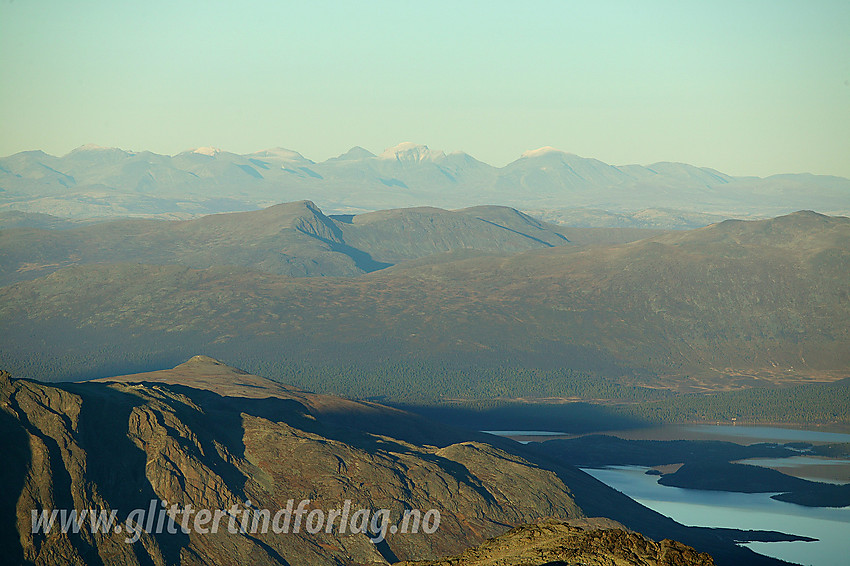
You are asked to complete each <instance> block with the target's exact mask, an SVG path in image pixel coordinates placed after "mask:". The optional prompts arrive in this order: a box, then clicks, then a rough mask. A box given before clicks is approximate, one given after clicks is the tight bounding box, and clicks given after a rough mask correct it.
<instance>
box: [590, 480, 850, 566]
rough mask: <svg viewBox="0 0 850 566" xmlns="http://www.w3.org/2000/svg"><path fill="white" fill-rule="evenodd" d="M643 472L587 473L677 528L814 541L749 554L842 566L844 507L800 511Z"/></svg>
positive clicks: (847, 542) (847, 534) (849, 552)
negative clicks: (751, 531) (776, 533)
mask: <svg viewBox="0 0 850 566" xmlns="http://www.w3.org/2000/svg"><path fill="white" fill-rule="evenodd" d="M647 469H648V468H643V467H639V466H617V467H611V468H606V469H585V470H584V471H586V472H587V473H589V474H590V475H592V476H593V477H595V478H596V479H598V480H600V481H601V482H604V483H606V484H607V485H609V486H611V487H613V488H614V489H616V490H618V491H621V492H623V493H625V494H626V495H628V496H629V497H631V498H632V499H634V500H635V501H637V502H639V503H641V504H642V505H645V506H647V507H649V508H650V509H653V510H655V511H657V512H659V513H661V514H662V515H666V516H668V517H670V518H672V519H673V520H675V521H678V522H679V523H682V524H683V525H689V526H699V527H728V528H734V529H745V530H747V529H757V530H769V531H780V532H784V533H790V534H796V535H803V536H809V537H812V538H817V539H819V540H818V541H817V542H753V543H747V544H746V546H748V547H750V548H751V549H752V550H754V551H755V552H758V553H760V554H766V555H768V556H773V557H775V558H781V559H782V560H787V561H788V562H794V563H798V564H811V565H813V566H846V564H847V562H848V558H847V557H848V556H850V507H843V508H840V509H832V508H818V507H803V506H800V505H795V504H793V503H785V502H782V501H775V500H773V499H770V495H771V494H767V493H753V494H748V493H729V492H722V491H701V490H694V489H681V488H677V487H667V486H663V485H660V484H658V483H657V481H658V476H648V475H646V474H645V472H646V470H647Z"/></svg>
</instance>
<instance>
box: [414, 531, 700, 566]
mask: <svg viewBox="0 0 850 566" xmlns="http://www.w3.org/2000/svg"><path fill="white" fill-rule="evenodd" d="M603 525H604V523H603ZM598 526H600V525H599V524H594V523H593V522H585V523H584V525H582V526H578V525H576V524H570V523H569V522H563V521H557V520H549V521H544V522H541V523H539V524H534V525H523V526H520V527H517V528H515V529H512V530H510V531H508V532H507V533H505V534H503V535H501V536H498V537H495V538H493V539H490V540H488V541H486V542H485V543H483V544H481V545H479V546H477V547H475V548H470V549H468V550H466V551H464V552H463V553H462V554H460V555H458V556H453V557H450V558H445V559H443V560H437V561H432V562H405V563H402V564H399V565H398V566H495V565H498V566H544V565H549V566H551V565H558V564H565V565H566V564H585V565H587V566H597V565H598V566H603V565H604V566H638V565H639V566H713V564H714V561H713V560H712V559H711V556H709V555H708V554H706V553H699V552H697V551H695V550H694V549H693V548H691V547H689V546H686V545H684V544H682V543H680V542H676V541H674V540H668V539H665V540H662V541H661V542H654V541H651V540H649V539H647V538H646V537H644V536H642V535H640V534H637V533H632V532H627V531H624V530H622V529H616V528H615V529H610V528H608V529H600V528H594V527H598Z"/></svg>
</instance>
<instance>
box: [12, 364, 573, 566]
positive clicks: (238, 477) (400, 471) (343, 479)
mask: <svg viewBox="0 0 850 566" xmlns="http://www.w3.org/2000/svg"><path fill="white" fill-rule="evenodd" d="M142 380H144V381H142ZM169 382H172V383H169ZM176 382H183V383H187V382H188V383H189V384H193V385H196V386H198V387H189V386H186V385H177V384H175V383H176ZM0 404H2V412H0V435H2V438H3V445H4V451H5V452H6V453H7V455H8V456H10V458H9V460H8V461H9V462H11V464H9V465H7V466H4V467H3V469H2V472H0V474H2V478H0V479H2V481H3V485H4V495H3V496H2V497H3V499H2V500H0V520H2V521H3V524H2V525H0V527H2V528H1V529H0V531H2V535H0V536H2V539H3V540H2V543H3V547H4V548H6V549H9V550H10V552H11V557H12V562H24V563H34V564H57V563H66V564H99V563H103V564H114V563H122V564H174V563H181V564H194V563H197V564H202V563H205V564H209V563H216V564H230V563H232V564H236V563H239V564H369V563H378V564H380V563H387V562H388V561H389V562H394V561H396V560H410V559H435V558H437V557H439V556H445V555H447V554H451V553H456V552H459V551H461V550H462V549H464V548H467V547H469V546H471V545H474V544H478V543H481V542H482V541H484V540H485V539H486V538H488V537H492V536H495V535H497V534H499V533H502V532H504V531H505V530H506V529H508V528H509V527H510V526H513V525H516V524H520V523H523V522H528V521H532V520H535V519H537V518H539V517H541V516H549V515H555V516H559V517H565V518H566V517H581V516H582V511H581V510H580V509H579V508H578V506H577V505H576V504H575V503H574V501H573V498H572V496H571V493H570V490H569V489H568V487H567V486H566V485H564V483H563V482H562V481H561V480H560V479H559V478H558V476H557V475H556V474H554V473H553V472H551V471H547V470H544V469H541V468H539V467H537V466H535V465H533V464H531V463H529V462H527V461H525V460H523V459H522V458H521V457H519V456H516V455H513V454H510V453H508V452H505V451H503V450H500V449H498V448H495V447H493V446H490V445H488V444H485V443H482V442H476V441H472V442H469V441H467V442H453V441H452V440H453V439H452V438H451V433H450V432H446V431H444V430H438V429H436V428H434V425H429V424H427V422H426V421H422V420H419V419H417V418H415V417H412V416H410V415H407V414H405V413H401V412H399V411H394V410H392V409H386V408H383V407H380V406H376V405H370V404H361V403H354V402H351V401H345V400H342V399H335V398H333V397H326V396H320V395H312V394H309V393H304V392H301V391H298V390H294V389H291V388H285V387H282V386H278V385H276V384H274V383H272V382H269V381H265V380H262V379H260V378H256V377H254V376H248V375H245V374H244V372H238V371H235V370H233V369H232V368H227V366H222V365H221V364H217V363H216V362H214V360H210V359H204V358H197V359H193V360H192V361H191V362H190V363H189V364H184V365H183V366H178V368H176V369H175V370H172V373H168V372H160V373H156V374H144V375H140V376H129V377H128V378H121V379H118V380H116V381H105V382H104V381H100V382H88V383H75V384H65V385H62V386H47V385H43V384H40V383H36V382H31V381H25V380H15V379H10V378H9V376H8V374H4V375H3V378H2V382H0ZM351 422H357V423H360V426H359V428H357V427H352V426H351V424H350V423H351ZM425 438H431V439H432V440H431V443H427V442H423V440H424V439H425ZM414 441H415V442H414ZM290 499H292V500H294V502H295V504H296V505H297V504H298V503H299V502H300V501H301V500H302V499H309V500H310V503H309V504H308V505H307V507H306V510H307V511H311V510H314V509H319V510H325V512H327V510H332V509H337V508H340V507H342V506H343V504H344V502H345V500H350V502H351V503H350V506H351V509H352V512H353V511H354V510H357V509H360V508H364V509H370V510H375V511H377V510H379V509H388V510H390V521H389V522H390V523H391V524H395V523H397V522H398V519H399V517H400V516H401V515H402V513H403V512H404V510H407V509H418V510H421V511H422V512H423V513H424V512H425V511H427V510H429V509H437V510H438V511H439V513H440V522H439V528H438V529H436V531H435V532H433V533H432V534H427V533H425V532H422V531H420V532H419V533H416V534H411V533H397V534H393V533H392V532H391V531H389V530H388V531H387V532H386V540H385V541H383V542H381V541H379V542H378V544H375V543H373V541H372V540H370V536H369V535H368V534H367V533H364V532H356V533H353V534H352V533H351V532H345V533H341V532H339V529H338V528H334V529H331V531H330V532H325V530H324V529H323V530H321V531H320V532H317V533H315V534H310V533H308V532H305V529H304V528H303V527H302V530H301V532H299V533H292V532H289V533H286V534H275V533H274V532H272V531H271V530H269V532H266V533H263V532H250V529H249V532H245V533H239V532H236V533H230V532H228V530H227V528H225V527H224V525H225V521H226V519H227V518H225V520H224V521H223V522H222V528H221V529H220V530H219V532H218V533H208V534H201V533H199V532H195V531H194V530H192V529H190V532H188V533H181V532H179V531H178V532H177V533H176V534H168V533H167V532H164V533H161V534H157V533H141V534H140V535H139V536H140V538H139V540H138V541H137V542H135V543H134V544H129V543H127V542H125V539H126V538H127V532H126V531H124V532H115V531H114V530H112V531H110V532H105V533H104V532H97V533H92V532H90V530H89V529H88V528H82V529H80V532H79V533H62V532H59V531H60V529H57V528H54V529H52V530H51V532H50V533H48V534H44V533H37V534H33V533H32V511H33V510H36V512H37V513H40V512H41V511H42V510H47V511H50V510H53V509H69V510H70V509H77V510H80V509H94V510H101V509H104V510H117V511H118V521H119V522H123V520H124V518H125V517H126V515H127V513H128V512H130V511H132V510H134V509H146V508H148V507H149V504H150V502H151V500H156V501H157V503H158V502H159V501H166V502H168V506H171V505H174V504H176V505H177V506H178V508H179V509H184V508H185V507H186V506H188V505H191V506H192V507H193V508H194V509H196V510H198V509H210V510H227V509H232V508H233V506H234V505H236V506H237V508H238V509H239V510H242V509H245V508H246V506H247V505H248V504H247V503H246V501H248V500H250V502H251V503H250V506H251V508H254V509H269V510H271V513H274V512H275V511H276V510H278V509H284V508H285V507H286V506H287V503H288V500H290ZM176 522H179V519H177V520H176ZM168 523H169V522H168V521H166V524H168ZM122 524H123V523H122ZM190 524H191V523H190ZM237 524H238V523H237ZM376 534H377V533H376V532H372V535H373V536H374V535H376ZM374 538H379V537H377V536H376V537H374Z"/></svg>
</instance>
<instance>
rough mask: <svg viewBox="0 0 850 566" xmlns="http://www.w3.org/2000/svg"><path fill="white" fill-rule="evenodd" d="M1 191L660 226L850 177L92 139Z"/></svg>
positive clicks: (61, 206) (78, 200) (407, 150)
mask: <svg viewBox="0 0 850 566" xmlns="http://www.w3.org/2000/svg"><path fill="white" fill-rule="evenodd" d="M0 189H1V190H0V210H3V209H12V210H20V211H25V212H32V213H47V214H54V215H58V216H69V217H76V218H83V217H92V216H125V215H133V216H138V215H160V216H161V215H178V216H179V215H184V216H185V215H193V214H206V213H211V212H226V211H238V210H250V209H254V208H258V207H265V206H269V205H271V204H274V203H278V202H283V201H293V200H302V199H310V200H312V201H314V202H316V203H317V204H318V205H319V206H320V207H322V208H323V209H324V210H326V211H328V212H330V213H342V214H344V213H348V212H358V211H359V212H363V211H374V210H380V209H387V208H400V207H414V206H439V207H444V208H461V207H469V206H476V205H481V204H487V203H499V204H503V205H507V206H512V207H515V208H518V209H521V210H533V211H536V212H538V213H545V214H547V215H550V217H551V218H552V219H557V218H562V217H566V218H570V217H575V215H576V214H582V215H583V216H584V218H585V221H589V222H591V224H590V225H609V226H610V225H612V224H610V223H608V222H609V221H606V220H605V217H604V215H603V214H591V217H590V218H588V213H587V212H586V210H587V209H599V210H602V211H607V213H614V214H619V213H631V212H634V211H644V210H645V209H650V213H649V214H650V216H655V217H656V218H655V219H656V221H657V220H658V215H659V214H661V215H662V216H663V215H669V216H670V218H668V219H667V220H666V221H665V225H664V226H661V227H668V226H669V225H672V224H671V223H673V222H674V220H675V218H674V217H675V216H676V215H678V216H682V215H683V214H684V215H685V216H686V218H684V219H680V220H679V221H678V222H679V224H678V225H679V226H691V225H693V224H692V223H693V222H698V221H699V220H698V219H699V218H700V215H702V214H706V213H708V214H718V215H723V216H725V217H729V216H733V217H734V216H750V215H760V216H772V215H778V214H784V213H788V212H792V211H794V210H799V209H815V210H819V211H821V212H825V213H831V214H847V213H848V212H850V180H847V179H843V178H839V177H830V176H816V175H809V174H799V175H776V176H772V177H768V178H764V179H762V178H757V177H733V176H730V175H726V174H724V173H721V172H719V171H715V170H713V169H710V168H705V167H695V166H692V165H688V164H683V163H656V164H652V165H648V166H641V165H626V166H619V167H618V166H613V165H608V164H606V163H603V162H601V161H599V160H596V159H589V158H584V157H579V156H577V155H574V154H570V153H567V152H563V151H559V150H556V149H554V148H549V147H545V148H540V149H538V150H534V151H528V152H526V153H524V154H523V155H522V156H521V157H520V158H519V159H517V160H516V161H514V162H512V163H509V164H508V165H506V166H504V167H493V166H491V165H488V164H486V163H483V162H481V161H478V160H476V159H475V158H473V157H471V156H469V155H467V154H465V153H462V152H454V153H444V152H443V151H439V150H431V149H429V148H428V147H427V146H423V145H417V144H413V143H402V144H399V145H397V146H395V147H392V148H389V149H387V150H385V151H384V152H382V153H381V154H379V155H375V154H373V153H371V152H369V151H367V150H365V149H363V148H359V147H355V148H352V149H351V150H350V151H348V152H346V153H344V154H343V155H340V156H339V157H335V158H331V159H328V160H326V161H323V162H321V163H315V162H313V161H311V160H309V159H307V158H305V157H304V156H302V155H301V154H300V153H298V152H295V151H291V150H287V149H282V148H275V149H269V150H265V151H260V152H255V153H251V154H245V155H237V154H234V153H230V152H227V151H222V150H219V149H215V148H197V149H194V150H189V151H185V152H183V153H180V154H178V155H174V156H167V155H158V154H154V153H151V152H149V151H139V152H133V151H124V150H121V149H117V148H102V147H98V146H91V145H89V146H82V147H80V148H78V149H76V150H74V151H72V152H70V153H69V154H67V155H65V156H62V157H55V156H51V155H48V154H46V153H44V152H42V151H28V152H22V153H18V154H15V155H12V156H8V157H4V158H0ZM656 210H667V211H668V212H660V213H659V212H653V211H656ZM670 210H672V211H674V212H672V213H670V212H669V211H670ZM582 211H584V212H582ZM691 215H696V216H691ZM631 222H638V223H640V222H641V220H640V218H639V217H638V218H634V219H632V220H631ZM599 223H603V224H599ZM639 225H640V226H647V225H646V224H639ZM650 226H657V224H650Z"/></svg>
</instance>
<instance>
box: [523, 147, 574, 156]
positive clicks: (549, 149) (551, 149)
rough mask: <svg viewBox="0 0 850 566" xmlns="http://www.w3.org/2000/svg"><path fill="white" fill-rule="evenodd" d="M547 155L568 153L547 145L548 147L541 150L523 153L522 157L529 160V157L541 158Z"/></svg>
mask: <svg viewBox="0 0 850 566" xmlns="http://www.w3.org/2000/svg"><path fill="white" fill-rule="evenodd" d="M547 153H566V152H564V151H561V150H560V149H555V148H554V147H552V146H551V145H547V146H543V147H540V148H537V149H530V150H528V151H526V152H523V154H522V155H521V156H520V157H526V158H528V157H540V156H541V155H546V154H547Z"/></svg>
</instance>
